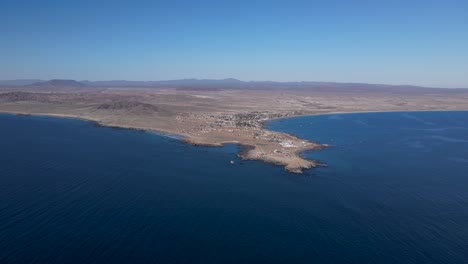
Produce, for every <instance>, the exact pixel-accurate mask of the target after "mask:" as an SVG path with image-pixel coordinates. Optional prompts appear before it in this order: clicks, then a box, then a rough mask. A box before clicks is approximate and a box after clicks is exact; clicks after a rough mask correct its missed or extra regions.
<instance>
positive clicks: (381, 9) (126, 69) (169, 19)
mask: <svg viewBox="0 0 468 264" xmlns="http://www.w3.org/2000/svg"><path fill="white" fill-rule="evenodd" d="M26 2H27V3H26V4H25V3H23V2H22V3H17V2H12V1H8V2H2V3H0V8H1V10H2V11H3V15H2V16H1V17H0V22H1V23H0V29H1V31H2V34H1V35H0V43H2V44H1V48H0V57H2V63H0V79H2V80H15V79H36V78H37V79H43V80H49V79H73V80H129V81H155V80H178V79H187V77H192V76H194V77H196V78H199V79H225V78H230V77H232V78H236V79H240V80H246V81H278V82H285V81H289V82H292V81H312V82H338V83H372V84H389V85H415V86H426V87H444V88H463V87H468V48H467V47H468V34H466V32H468V16H466V12H467V11H468V2H466V1H460V0H450V1H443V2H442V1H419V0H418V1H411V2H408V1H401V0H399V1H392V2H385V3H383V2H368V1H352V2H349V1H331V2H330V1H327V2H322V1H314V2H311V1H290V2H288V3H287V4H284V3H279V2H275V1H266V0H257V1H244V0H242V1H236V2H232V3H224V2H219V1H214V0H204V1H197V2H193V1H176V2H170V3H169V2H165V1H140V2H138V4H135V3H131V2H125V1H120V2H114V1H100V2H99V3H95V2H93V1H80V2H58V1H52V0H49V1H41V2H35V1H26ZM189 79H190V78H189Z"/></svg>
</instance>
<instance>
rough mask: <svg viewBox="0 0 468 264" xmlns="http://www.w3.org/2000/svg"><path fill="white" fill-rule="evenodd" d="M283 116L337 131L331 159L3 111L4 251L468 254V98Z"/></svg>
mask: <svg viewBox="0 0 468 264" xmlns="http://www.w3.org/2000/svg"><path fill="white" fill-rule="evenodd" d="M268 127H269V128H270V129H272V130H278V131H284V132H288V133H292V134H295V135H297V136H299V137H303V138H307V139H310V140H315V141H319V142H321V143H327V144H330V145H332V147H330V148H328V149H325V150H322V151H310V152H307V153H304V156H306V157H307V158H310V159H318V160H320V161H323V162H325V163H326V164H327V165H328V166H327V167H323V168H318V169H313V170H308V171H306V172H305V173H304V174H300V175H298V174H292V173H288V172H286V171H285V170H284V168H282V167H280V166H275V165H272V164H266V163H262V162H259V161H241V160H239V158H238V157H237V153H238V152H239V151H240V150H241V149H240V147H239V146H237V145H226V146H225V147H197V146H191V145H188V144H185V143H183V142H182V141H180V140H177V139H174V138H170V137H166V136H162V135H157V134H154V133H150V132H144V131H135V130H126V129H115V128H107V127H99V126H97V125H95V124H94V123H92V122H86V121H81V120H75V119H67V118H52V117H44V116H17V115H8V114H2V115H0V146H1V151H0V263H467V262H468V225H467V223H468V112H393V113H361V114H332V115H321V116H307V117H296V118H289V119H281V120H276V121H272V122H269V123H268ZM231 160H234V161H235V163H234V164H230V161H231Z"/></svg>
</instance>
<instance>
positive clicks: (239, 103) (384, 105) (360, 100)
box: [0, 87, 468, 173]
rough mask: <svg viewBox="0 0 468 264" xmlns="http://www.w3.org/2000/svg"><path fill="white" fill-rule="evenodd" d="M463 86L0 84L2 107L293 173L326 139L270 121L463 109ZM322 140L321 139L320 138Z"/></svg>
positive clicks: (467, 102)
mask: <svg viewBox="0 0 468 264" xmlns="http://www.w3.org/2000/svg"><path fill="white" fill-rule="evenodd" d="M467 109H468V90H462V89H460V90H455V89H450V90H449V89H447V90H442V89H433V90H432V89H420V90H419V89H413V90H411V91H402V90H401V89H396V90H392V88H388V89H386V90H385V89H384V90H382V89H380V90H376V91H373V90H372V89H370V88H366V89H363V90H360V89H349V90H347V89H341V90H340V89H334V90H333V91H328V90H326V89H323V90H321V89H311V90H306V89H273V90H268V89H264V88H262V89H219V90H213V89H207V90H203V89H201V90H200V89H177V88H131V87H129V88H91V87H80V88H76V87H75V88H67V87H40V88H38V87H2V88H0V112H8V113H21V114H41V115H56V116H68V117H75V118H82V119H86V120H92V121H96V122H98V123H99V124H101V125H104V126H115V127H124V128H136V129H144V130H154V131H159V132H164V133H170V134H175V135H180V136H183V137H184V138H185V140H186V141H187V142H189V143H191V144H199V145H221V144H224V143H226V142H235V143H239V144H242V145H244V146H247V147H248V148H247V149H246V151H244V152H243V153H240V154H239V155H240V156H241V157H242V158H244V159H252V160H263V161H266V162H271V163H275V164H279V165H283V166H285V168H286V169H288V170H289V171H292V172H296V173H299V172H301V171H302V170H303V169H308V168H312V167H315V166H318V165H320V164H318V163H317V162H315V161H311V160H306V159H304V158H302V157H301V156H300V153H301V152H303V151H306V150H311V149H312V150H313V149H320V148H323V147H324V145H322V144H319V143H315V142H310V141H307V140H303V139H300V138H297V137H295V136H293V135H289V134H285V133H280V132H275V131H269V130H267V129H265V128H264V127H263V125H262V124H263V122H264V121H266V120H270V119H275V118H282V117H289V116H297V115H312V114H323V113H334V112H367V111H399V110H467ZM321 143H327V142H321Z"/></svg>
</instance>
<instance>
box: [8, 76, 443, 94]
mask: <svg viewBox="0 0 468 264" xmlns="http://www.w3.org/2000/svg"><path fill="white" fill-rule="evenodd" d="M0 85H2V86H37V87H87V86H89V87H135V88H137V87H140V88H178V89H197V90H215V89H314V90H319V91H336V90H340V91H343V90H353V91H357V90H362V91H366V90H370V89H372V90H382V91H389V90H391V91H395V90H405V91H412V90H421V89H437V88H427V87H420V86H413V85H386V84H369V83H337V82H273V81H241V80H237V79H232V78H231V79H221V80H211V79H182V80H168V81H126V80H112V81H75V80H62V79H54V80H49V81H44V80H35V79H31V80H6V81H0ZM450 90H452V89H450Z"/></svg>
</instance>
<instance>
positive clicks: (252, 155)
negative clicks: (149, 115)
mask: <svg viewBox="0 0 468 264" xmlns="http://www.w3.org/2000/svg"><path fill="white" fill-rule="evenodd" d="M440 111H468V110H447V109H440V110H439V109H434V110H424V109H423V110H382V111H348V112H344V111H336V112H326V113H308V114H291V115H288V116H283V117H277V118H269V119H266V120H261V121H260V122H261V125H262V128H261V129H260V130H262V131H263V132H264V133H268V134H273V135H274V136H275V137H276V136H278V135H281V136H283V137H285V138H286V139H288V140H290V141H291V142H294V143H297V142H301V143H302V145H301V146H298V147H296V148H295V149H294V150H292V151H290V152H289V154H288V155H274V154H273V153H275V154H276V153H277V152H279V151H278V150H277V148H278V147H276V148H275V149H274V150H273V152H271V151H270V152H267V151H263V148H266V147H270V148H271V146H267V145H265V143H263V142H252V141H247V140H246V141H242V140H234V139H232V140H223V141H216V140H215V139H212V140H210V139H209V137H204V138H202V139H200V138H197V137H190V136H189V135H186V134H179V133H177V131H165V130H158V129H149V128H142V127H138V126H128V125H124V124H114V123H105V122H102V121H101V120H98V119H94V118H92V117H87V116H78V115H70V114H56V113H28V112H24V111H0V114H11V115H32V116H45V117H55V118H70V119H76V120H81V121H85V122H91V123H93V124H95V125H97V126H101V127H110V128H116V129H130V130H139V131H145V132H150V133H154V134H155V135H158V136H163V137H169V138H172V139H175V140H180V141H182V142H184V143H187V144H191V145H195V146H209V147H221V146H224V145H225V144H237V145H240V146H241V147H242V150H241V151H240V152H239V153H238V157H240V158H241V159H243V160H258V161H263V162H267V163H272V164H275V165H278V166H284V167H285V169H286V170H288V171H290V172H293V173H302V172H303V170H306V169H311V168H315V167H319V166H326V164H323V163H320V162H318V161H316V160H308V159H306V158H305V157H304V156H303V153H304V152H307V151H311V150H322V149H324V148H328V147H330V145H327V144H319V143H316V142H312V141H308V140H306V139H301V138H298V137H297V136H296V135H293V134H289V133H283V132H279V131H272V130H269V129H268V122H272V121H275V120H280V119H286V118H298V117H306V116H321V115H336V114H365V113H386V112H440ZM271 144H273V143H271ZM271 144H270V145H271ZM280 153H281V152H280Z"/></svg>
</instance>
